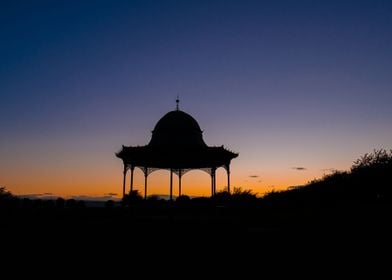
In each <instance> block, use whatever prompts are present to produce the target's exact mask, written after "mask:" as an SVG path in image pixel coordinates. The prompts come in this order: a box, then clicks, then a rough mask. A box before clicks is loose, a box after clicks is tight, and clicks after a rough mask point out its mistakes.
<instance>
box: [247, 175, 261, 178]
mask: <svg viewBox="0 0 392 280" xmlns="http://www.w3.org/2000/svg"><path fill="white" fill-rule="evenodd" d="M259 177H260V176H259V175H249V178H259Z"/></svg>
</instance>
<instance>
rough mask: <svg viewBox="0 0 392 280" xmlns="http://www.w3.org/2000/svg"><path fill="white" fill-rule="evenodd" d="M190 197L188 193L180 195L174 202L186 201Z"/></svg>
mask: <svg viewBox="0 0 392 280" xmlns="http://www.w3.org/2000/svg"><path fill="white" fill-rule="evenodd" d="M190 200H191V198H190V197H189V196H188V195H184V194H183V195H180V196H178V197H177V198H176V202H188V201H190Z"/></svg>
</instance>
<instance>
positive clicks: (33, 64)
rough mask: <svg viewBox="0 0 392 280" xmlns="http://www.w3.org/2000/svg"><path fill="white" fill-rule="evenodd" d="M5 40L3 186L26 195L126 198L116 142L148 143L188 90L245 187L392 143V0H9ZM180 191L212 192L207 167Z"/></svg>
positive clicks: (222, 178)
mask: <svg viewBox="0 0 392 280" xmlns="http://www.w3.org/2000/svg"><path fill="white" fill-rule="evenodd" d="M0 42H1V43H0V61H1V63H0V186H4V187H6V188H7V189H8V190H9V191H11V192H12V193H13V194H16V195H32V196H34V195H35V196H41V195H47V196H63V197H76V196H78V197H113V198H115V197H120V195H121V193H122V162H121V160H120V159H118V158H116V157H115V153H116V152H118V151H119V150H120V149H121V145H133V146H135V145H145V144H147V143H148V142H149V140H150V137H151V131H152V130H153V128H154V126H155V124H156V123H157V121H158V120H159V119H160V118H161V117H162V116H163V115H164V114H166V113H167V112H169V111H171V110H174V109H175V100H176V97H177V95H179V97H180V109H181V110H183V111H184V112H187V113H188V114H190V115H192V116H193V117H194V118H195V119H196V120H197V121H198V123H199V125H200V127H201V128H202V130H203V135H204V140H205V142H206V143H207V144H208V145H211V146H214V145H218V146H220V145H224V146H225V147H226V148H228V149H230V150H232V151H234V152H238V153H239V157H238V158H236V159H234V160H233V161H232V163H231V171H232V172H231V185H232V187H241V188H242V189H250V190H252V191H253V192H255V193H257V194H259V195H262V194H264V193H266V192H270V191H272V190H283V189H286V188H288V187H290V186H297V185H302V184H306V183H307V182H309V181H311V180H314V179H316V178H321V177H322V176H323V175H324V174H328V173H329V172H332V170H349V169H350V166H351V165H352V163H353V161H355V160H356V159H358V158H359V157H360V156H362V155H363V154H365V153H368V152H372V151H373V150H374V149H381V148H385V149H391V148H392V145H391V143H392V106H391V104H392V77H391V76H392V51H391V50H392V2H391V1H382V0H380V1H379V0H369V1H360V0H358V1H345V0H341V1H317V0H316V1H310V0H308V1H302V0H298V1H294V0H292V1H289V0H287V1H283V0H282V1H280V0H274V1H272V0H271V1H247V0H238V1H230V0H228V1H214V0H211V1H203V0H197V1H196V0H195V1H194V0H189V1H171V0H168V1H148V0H143V1H121V0H118V1H110V0H107V1H99V0H98V1H85V0H81V1H73V0H67V1H62V0H59V1H40V0H37V1H18V0H15V1H1V3H0ZM169 178H170V177H169V172H168V171H166V170H161V171H156V172H154V173H152V174H151V175H150V176H149V177H148V180H149V194H168V192H169V180H170V179H169ZM128 180H129V179H128ZM176 184H178V183H177V181H175V187H176V186H177V185H176ZM134 186H135V187H136V188H137V189H139V190H140V191H141V192H143V189H144V188H143V175H142V172H141V171H140V170H136V172H135V182H134ZM225 186H226V173H225V170H224V169H223V168H220V169H218V172H217V190H218V191H219V190H222V189H223V188H224V187H225ZM182 191H183V194H187V195H192V196H193V195H195V196H198V195H202V196H204V195H205V196H208V195H210V177H209V175H208V174H207V173H204V172H203V171H197V170H196V171H191V172H189V173H187V174H186V175H184V176H183V180H182ZM174 194H176V189H175V192H174Z"/></svg>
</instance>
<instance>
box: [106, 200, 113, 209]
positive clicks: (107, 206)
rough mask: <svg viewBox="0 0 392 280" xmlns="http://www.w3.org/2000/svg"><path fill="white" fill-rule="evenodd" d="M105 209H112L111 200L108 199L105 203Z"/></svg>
mask: <svg viewBox="0 0 392 280" xmlns="http://www.w3.org/2000/svg"><path fill="white" fill-rule="evenodd" d="M105 207H106V208H113V207H114V201H113V200H112V199H109V200H107V201H106V202H105Z"/></svg>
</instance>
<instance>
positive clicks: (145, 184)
mask: <svg viewBox="0 0 392 280" xmlns="http://www.w3.org/2000/svg"><path fill="white" fill-rule="evenodd" d="M147 176H148V169H147V167H144V199H147Z"/></svg>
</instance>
